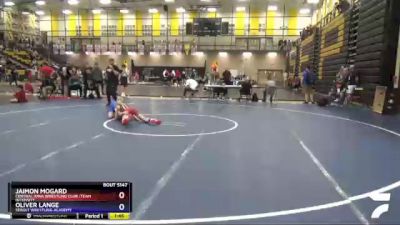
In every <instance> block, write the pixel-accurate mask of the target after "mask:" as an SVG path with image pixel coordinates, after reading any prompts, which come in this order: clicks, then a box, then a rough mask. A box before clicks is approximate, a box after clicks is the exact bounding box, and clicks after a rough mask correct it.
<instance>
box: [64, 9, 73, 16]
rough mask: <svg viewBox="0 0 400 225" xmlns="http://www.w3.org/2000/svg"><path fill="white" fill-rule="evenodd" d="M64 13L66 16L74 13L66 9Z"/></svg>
mask: <svg viewBox="0 0 400 225" xmlns="http://www.w3.org/2000/svg"><path fill="white" fill-rule="evenodd" d="M62 13H64V14H66V15H69V14H72V11H71V10H69V9H64V10H63V11H62Z"/></svg>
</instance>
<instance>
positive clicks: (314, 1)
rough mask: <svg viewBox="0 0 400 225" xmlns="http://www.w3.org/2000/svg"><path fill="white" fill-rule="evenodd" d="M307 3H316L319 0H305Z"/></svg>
mask: <svg viewBox="0 0 400 225" xmlns="http://www.w3.org/2000/svg"><path fill="white" fill-rule="evenodd" d="M307 3H309V4H318V3H319V0H307Z"/></svg>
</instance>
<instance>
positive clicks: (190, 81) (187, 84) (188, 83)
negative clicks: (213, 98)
mask: <svg viewBox="0 0 400 225" xmlns="http://www.w3.org/2000/svg"><path fill="white" fill-rule="evenodd" d="M197 86H199V83H197V81H196V80H194V79H188V80H186V82H185V87H189V88H190V89H192V90H196V88H197Z"/></svg>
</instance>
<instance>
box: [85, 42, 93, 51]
mask: <svg viewBox="0 0 400 225" xmlns="http://www.w3.org/2000/svg"><path fill="white" fill-rule="evenodd" d="M86 51H87V52H93V45H91V44H88V45H86Z"/></svg>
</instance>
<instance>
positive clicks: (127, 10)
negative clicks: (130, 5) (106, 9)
mask: <svg viewBox="0 0 400 225" xmlns="http://www.w3.org/2000/svg"><path fill="white" fill-rule="evenodd" d="M119 12H120V13H122V14H127V13H129V9H120V10H119Z"/></svg>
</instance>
